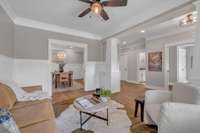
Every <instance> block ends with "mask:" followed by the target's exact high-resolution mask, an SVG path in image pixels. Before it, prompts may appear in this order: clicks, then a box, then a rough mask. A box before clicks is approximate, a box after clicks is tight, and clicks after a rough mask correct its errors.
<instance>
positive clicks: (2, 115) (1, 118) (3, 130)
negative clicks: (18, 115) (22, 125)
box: [0, 109, 20, 133]
mask: <svg viewBox="0 0 200 133" xmlns="http://www.w3.org/2000/svg"><path fill="white" fill-rule="evenodd" d="M0 133H20V131H19V129H18V127H17V125H16V123H15V121H14V119H13V118H12V116H11V114H10V113H9V112H8V111H6V110H5V109H0Z"/></svg>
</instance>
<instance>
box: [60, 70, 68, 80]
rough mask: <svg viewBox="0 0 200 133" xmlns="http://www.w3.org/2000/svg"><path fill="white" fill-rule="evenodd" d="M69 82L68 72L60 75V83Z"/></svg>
mask: <svg viewBox="0 0 200 133" xmlns="http://www.w3.org/2000/svg"><path fill="white" fill-rule="evenodd" d="M68 80H69V74H68V73H67V72H63V73H60V82H63V81H68Z"/></svg>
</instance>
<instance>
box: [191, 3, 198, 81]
mask: <svg viewBox="0 0 200 133" xmlns="http://www.w3.org/2000/svg"><path fill="white" fill-rule="evenodd" d="M194 5H195V6H196V10H197V12H198V16H197V23H196V37H195V42H196V43H195V46H194V51H193V57H194V60H193V76H192V79H191V82H193V83H198V84H200V0H197V1H196V2H195V3H194Z"/></svg>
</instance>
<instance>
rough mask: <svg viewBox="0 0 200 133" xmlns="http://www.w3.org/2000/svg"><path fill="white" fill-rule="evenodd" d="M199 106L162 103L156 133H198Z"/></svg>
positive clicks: (199, 128) (199, 127) (199, 120)
mask: <svg viewBox="0 0 200 133" xmlns="http://www.w3.org/2000/svg"><path fill="white" fill-rule="evenodd" d="M199 114H200V105H194V104H183V103H164V104H162V106H161V112H160V119H159V124H158V133H200V126H199V123H200V115H199Z"/></svg>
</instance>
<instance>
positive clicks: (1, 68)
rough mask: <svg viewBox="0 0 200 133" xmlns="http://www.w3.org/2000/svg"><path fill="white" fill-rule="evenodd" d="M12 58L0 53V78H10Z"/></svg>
mask: <svg viewBox="0 0 200 133" xmlns="http://www.w3.org/2000/svg"><path fill="white" fill-rule="evenodd" d="M13 61H14V60H13V58H11V57H8V56H4V55H0V79H12V74H13Z"/></svg>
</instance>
